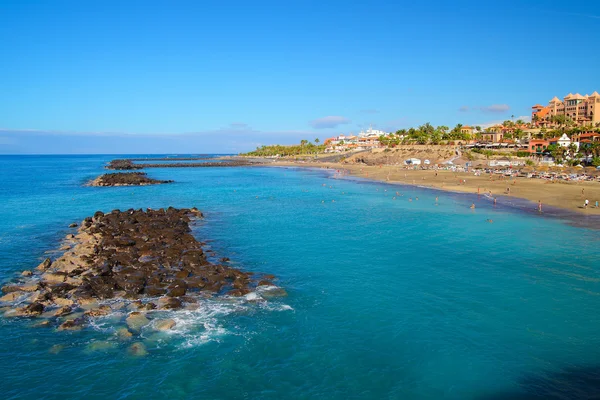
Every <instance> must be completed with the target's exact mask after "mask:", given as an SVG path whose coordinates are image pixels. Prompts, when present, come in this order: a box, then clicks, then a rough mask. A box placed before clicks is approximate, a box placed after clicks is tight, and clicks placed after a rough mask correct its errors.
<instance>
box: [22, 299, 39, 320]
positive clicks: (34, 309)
mask: <svg viewBox="0 0 600 400" xmlns="http://www.w3.org/2000/svg"><path fill="white" fill-rule="evenodd" d="M43 312H44V305H43V304H42V303H37V302H35V303H31V304H29V305H28V306H26V307H23V308H19V309H17V314H18V315H20V316H24V317H35V316H38V315H40V314H41V313H43Z"/></svg>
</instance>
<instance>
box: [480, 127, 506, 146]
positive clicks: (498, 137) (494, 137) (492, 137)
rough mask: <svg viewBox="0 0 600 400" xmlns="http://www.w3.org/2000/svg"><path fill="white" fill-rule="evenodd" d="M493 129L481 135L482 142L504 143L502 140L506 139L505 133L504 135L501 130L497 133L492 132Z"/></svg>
mask: <svg viewBox="0 0 600 400" xmlns="http://www.w3.org/2000/svg"><path fill="white" fill-rule="evenodd" d="M492 128H494V127H491V128H490V130H488V131H487V132H483V133H482V134H481V140H482V141H483V142H492V143H500V142H502V140H503V139H504V133H502V131H501V130H498V131H495V130H492Z"/></svg>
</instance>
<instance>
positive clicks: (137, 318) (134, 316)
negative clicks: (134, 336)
mask: <svg viewBox="0 0 600 400" xmlns="http://www.w3.org/2000/svg"><path fill="white" fill-rule="evenodd" d="M125 322H126V323H127V326H128V327H129V329H131V330H132V331H134V332H139V331H140V330H141V329H142V327H144V326H146V325H148V324H149V323H150V320H149V319H148V318H146V316H145V315H144V314H142V313H141V312H137V311H134V312H132V313H130V314H129V316H128V317H127V318H126V319H125Z"/></svg>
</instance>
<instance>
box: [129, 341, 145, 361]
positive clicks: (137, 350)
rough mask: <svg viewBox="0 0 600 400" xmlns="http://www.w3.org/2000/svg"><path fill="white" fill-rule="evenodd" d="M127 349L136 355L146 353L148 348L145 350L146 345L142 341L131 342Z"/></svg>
mask: <svg viewBox="0 0 600 400" xmlns="http://www.w3.org/2000/svg"><path fill="white" fill-rule="evenodd" d="M127 350H128V352H129V354H130V355H132V356H136V357H140V356H145V355H147V354H148V350H146V345H144V343H142V342H135V343H133V344H132V345H131V346H129V349H127Z"/></svg>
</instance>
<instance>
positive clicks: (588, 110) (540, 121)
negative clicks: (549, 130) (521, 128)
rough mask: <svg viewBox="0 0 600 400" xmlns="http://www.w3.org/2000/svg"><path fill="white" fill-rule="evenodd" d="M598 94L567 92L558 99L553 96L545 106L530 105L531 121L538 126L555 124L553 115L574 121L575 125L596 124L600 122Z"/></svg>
mask: <svg viewBox="0 0 600 400" xmlns="http://www.w3.org/2000/svg"><path fill="white" fill-rule="evenodd" d="M598 108H600V94H598V92H594V93H592V94H591V95H587V94H586V95H585V96H582V95H580V94H579V93H576V94H572V93H569V94H568V95H567V96H565V97H564V98H563V100H560V99H559V98H558V97H554V98H553V99H552V100H550V101H549V102H548V105H547V106H545V107H544V106H542V105H540V104H536V105H534V106H533V107H531V109H532V110H531V122H532V123H533V124H534V125H536V126H540V127H546V126H552V125H554V124H555V122H554V117H555V116H564V117H566V118H568V119H570V120H572V121H573V123H575V125H596V124H598V123H600V111H598Z"/></svg>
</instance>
